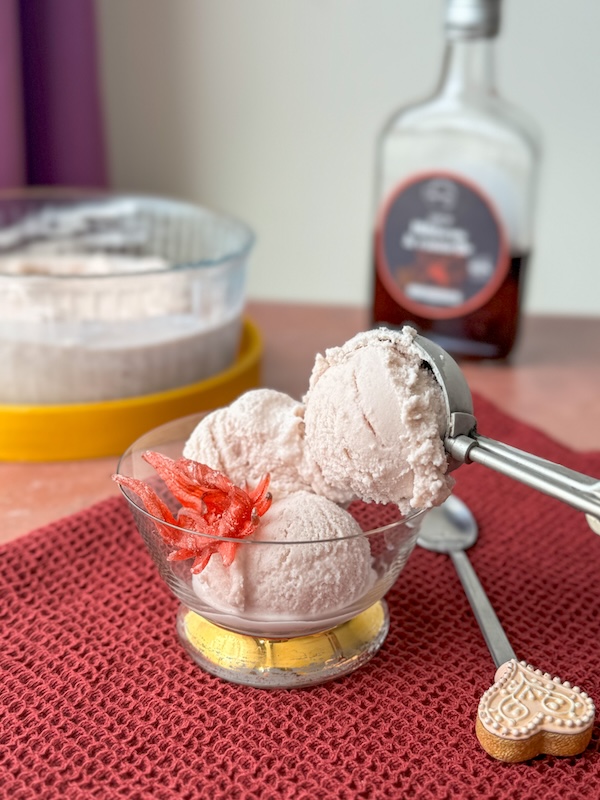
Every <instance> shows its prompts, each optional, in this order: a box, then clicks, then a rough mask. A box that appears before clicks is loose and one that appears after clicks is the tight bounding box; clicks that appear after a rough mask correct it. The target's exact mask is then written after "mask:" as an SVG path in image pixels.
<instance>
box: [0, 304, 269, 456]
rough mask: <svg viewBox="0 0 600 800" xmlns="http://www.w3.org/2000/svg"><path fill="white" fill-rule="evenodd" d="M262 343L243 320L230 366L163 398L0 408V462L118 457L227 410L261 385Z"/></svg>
mask: <svg viewBox="0 0 600 800" xmlns="http://www.w3.org/2000/svg"><path fill="white" fill-rule="evenodd" d="M261 355H262V339H261V337H260V333H259V331H258V328H257V327H256V326H255V325H254V323H252V322H251V321H250V320H248V319H246V320H244V325H243V330H242V340H241V345H240V351H239V353H238V357H237V359H236V361H235V362H234V364H232V366H231V367H230V368H229V369H227V370H224V371H223V372H220V373H218V374H217V375H213V376H212V377H210V378H207V379H205V380H203V381H199V382H198V383H191V384H188V385H187V386H181V387H179V388H177V389H169V390H168V391H165V392H156V393H155V394H146V395H140V396H137V397H126V398H123V399H120V400H106V401H103V402H99V403H73V404H69V405H46V406H31V405H0V460H4V461H67V460H74V459H83V458H100V457H102V456H118V455H120V454H121V453H122V452H123V451H124V450H126V449H127V447H128V446H129V445H130V444H131V443H132V442H133V441H134V440H135V439H137V438H138V437H139V436H141V435H142V434H143V433H146V431H149V430H151V429H152V428H155V427H156V426H157V425H162V424H163V423H164V422H168V421H169V420H172V419H176V418H177V417H185V416H187V415H188V414H194V413H195V412H197V411H208V410H210V409H213V408H219V407H220V406H224V405H227V404H229V403H231V402H232V401H233V400H235V398H236V397H238V396H239V395H240V394H242V393H243V392H245V391H247V390H248V389H253V388H255V387H256V386H258V385H259V384H260V360H261Z"/></svg>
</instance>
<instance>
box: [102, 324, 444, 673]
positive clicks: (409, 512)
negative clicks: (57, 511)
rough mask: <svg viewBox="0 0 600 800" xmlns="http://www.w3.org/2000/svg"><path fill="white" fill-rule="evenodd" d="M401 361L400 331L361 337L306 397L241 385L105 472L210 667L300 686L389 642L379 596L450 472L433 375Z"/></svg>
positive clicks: (404, 349) (407, 354) (323, 370)
mask: <svg viewBox="0 0 600 800" xmlns="http://www.w3.org/2000/svg"><path fill="white" fill-rule="evenodd" d="M394 354H396V355H397V356H398V358H395V357H394V358H393V359H392V360H391V361H390V357H391V356H393V355H394ZM411 359H412V354H411V350H410V335H408V338H406V337H405V338H404V339H403V338H402V337H400V338H399V337H398V335H397V334H395V333H393V332H381V331H378V332H370V333H369V334H365V335H360V336H359V337H355V339H354V340H351V341H350V342H349V343H347V344H346V345H344V347H343V348H335V350H332V351H327V352H326V354H325V356H324V357H322V356H319V357H318V358H317V362H316V364H315V369H314V370H313V374H312V376H311V380H310V385H309V389H308V391H307V394H306V396H305V397H304V398H303V400H302V401H296V400H294V399H293V398H291V397H288V396H287V395H285V394H284V393H282V392H278V391H275V390H272V389H257V390H251V391H249V392H246V393H245V394H244V395H242V396H241V397H239V398H238V399H237V400H236V401H234V402H233V403H232V404H230V405H229V406H227V407H225V408H221V409H216V410H215V411H212V412H209V413H204V414H198V415H193V416H191V417H185V418H182V419H178V420H175V421H172V422H169V423H167V424H165V425H162V426H160V427H158V428H155V429H154V430H152V431H150V432H148V433H146V434H145V435H143V436H142V437H140V438H139V439H138V440H137V441H135V442H134V443H133V444H132V445H131V446H130V447H129V448H128V450H127V451H126V452H125V454H124V455H123V456H122V458H121V460H120V462H119V466H118V469H117V473H116V475H115V476H114V479H115V480H116V481H117V482H118V483H119V485H120V486H121V489H122V491H123V494H124V496H125V498H126V499H127V502H128V504H129V506H130V508H131V511H132V512H133V516H134V519H135V522H136V525H137V528H138V529H139V531H140V534H141V536H142V538H143V540H144V542H145V544H146V546H147V549H148V551H149V553H150V555H151V556H152V558H153V560H154V562H155V564H156V566H157V568H158V571H159V573H160V575H161V577H162V578H163V580H164V581H165V583H166V584H167V586H168V587H169V589H170V590H171V591H172V592H173V594H174V595H175V596H176V597H177V599H178V600H179V601H180V607H179V611H178V614H177V633H178V635H179V638H180V640H181V642H182V644H183V646H184V647H185V649H186V650H187V651H188V653H189V654H190V655H191V657H192V658H193V659H194V660H195V661H196V662H197V663H198V664H199V665H200V666H201V667H202V668H204V669H205V670H206V671H208V672H210V673H212V674H214V675H217V676H219V677H221V678H224V679H226V680H229V681H231V682H234V683H242V684H247V685H251V686H256V687H289V688H293V687H300V686H309V685H313V684H317V683H322V682H324V681H327V680H330V679H333V678H337V677H340V676H342V675H345V674H347V673H350V672H352V671H354V670H355V669H357V668H358V667H361V666H362V665H364V664H365V663H366V662H368V661H369V659H371V658H372V657H373V655H374V654H375V653H376V652H377V651H378V650H379V648H380V647H381V645H382V644H383V642H384V640H385V638H386V635H387V632H388V627H389V614H388V608H387V605H386V602H385V599H384V598H385V595H386V593H387V592H388V591H389V589H390V588H391V587H392V585H393V584H394V582H395V581H396V580H397V578H398V576H399V575H400V573H401V571H402V569H403V568H404V566H405V564H406V562H407V560H408V558H409V556H410V554H411V552H412V550H413V548H414V546H415V544H416V540H417V537H418V534H419V527H420V524H421V520H422V518H423V515H424V514H425V513H426V508H427V507H428V506H431V505H435V504H439V503H441V502H442V501H443V500H444V499H445V498H446V497H447V496H448V494H449V491H450V486H451V479H449V478H448V477H447V476H446V474H445V473H446V465H445V459H444V458H442V460H441V461H440V460H438V458H437V443H436V437H437V438H439V432H438V417H439V414H440V413H441V412H440V411H439V408H438V405H437V403H438V399H437V394H436V390H435V389H434V388H432V387H433V386H434V384H435V381H434V380H433V378H431V377H430V376H429V375H428V374H427V373H426V372H424V374H423V381H422V382H420V381H421V376H420V375H419V374H417V372H418V370H420V369H421V368H420V366H417V365H416V362H415V363H413V362H412V360H411ZM357 371H358V373H360V375H358V374H357ZM348 373H349V374H348ZM372 380H375V381H376V383H377V386H376V387H373V386H372V385H371V381H372ZM374 389H377V390H378V391H377V399H374V398H373V396H372V395H373V391H374ZM344 390H346V391H344ZM340 391H341V394H340ZM332 393H333V394H332ZM415 394H418V395H419V396H420V398H421V402H420V404H419V403H418V402H417V403H415V402H414V397H415ZM334 396H335V397H334ZM369 398H370V399H369ZM334 400H335V402H334ZM406 406H407V407H406ZM378 415H383V417H382V418H381V419H378ZM327 442H329V445H327ZM440 443H441V440H440ZM441 446H442V448H443V444H441ZM399 451H401V452H402V454H401V455H399ZM420 501H424V502H423V504H422V507H421V506H420V505H419V503H420Z"/></svg>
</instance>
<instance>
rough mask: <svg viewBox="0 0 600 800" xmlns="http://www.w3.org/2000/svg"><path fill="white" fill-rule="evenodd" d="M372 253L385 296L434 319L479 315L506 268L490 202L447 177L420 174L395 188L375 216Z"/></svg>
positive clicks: (497, 221) (504, 250)
mask: <svg viewBox="0 0 600 800" xmlns="http://www.w3.org/2000/svg"><path fill="white" fill-rule="evenodd" d="M375 247H376V269H377V274H378V277H379V278H380V280H381V282H382V283H383V285H384V287H385V288H386V290H387V292H388V293H389V295H390V296H391V297H392V298H393V299H394V300H395V301H396V302H397V303H398V304H399V305H401V306H403V307H404V308H405V309H407V310H408V311H410V312H412V313H413V314H417V315H419V316H421V317H425V318H431V319H451V318H453V317H460V316H464V315H465V314H468V313H470V312H472V311H474V310H475V309H477V308H481V307H482V306H484V305H485V304H486V303H487V302H488V301H489V300H490V298H491V297H493V295H494V294H495V293H496V291H497V290H498V288H499V287H500V286H501V284H502V282H503V281H504V279H505V278H506V275H507V273H508V270H509V267H510V256H509V251H508V245H507V239H506V235H505V233H504V227H503V225H502V223H501V221H500V219H499V217H498V215H497V213H496V211H495V209H494V207H493V205H492V203H491V202H490V201H489V199H488V198H487V197H486V196H485V195H484V194H483V192H482V191H481V190H480V189H478V188H477V187H476V186H474V185H472V184H470V183H469V182H467V181H466V180H465V179H464V178H462V177H458V176H457V175H453V174H450V173H435V174H420V175H417V176H415V177H413V178H411V179H410V180H408V181H406V182H405V183H403V184H401V185H400V186H398V187H397V188H396V189H395V191H394V192H393V193H392V194H391V196H390V197H389V198H388V199H387V201H386V202H385V204H384V206H383V208H382V210H381V213H380V215H379V219H378V222H377V230H376V243H375Z"/></svg>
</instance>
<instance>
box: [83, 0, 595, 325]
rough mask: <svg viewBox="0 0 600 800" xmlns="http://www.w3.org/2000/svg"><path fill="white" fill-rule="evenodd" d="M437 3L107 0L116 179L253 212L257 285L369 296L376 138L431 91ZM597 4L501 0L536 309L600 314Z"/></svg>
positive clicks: (503, 59) (294, 296)
mask: <svg viewBox="0 0 600 800" xmlns="http://www.w3.org/2000/svg"><path fill="white" fill-rule="evenodd" d="M443 3H444V0H99V3H98V5H99V9H100V35H101V52H102V57H103V78H104V91H105V102H106V109H107V117H108V123H107V124H108V133H109V142H110V162H111V170H112V179H113V185H114V186H115V187H116V188H119V189H124V190H135V191H146V192H152V193H161V194H168V195H173V196H178V197H182V198H186V199H190V200H194V201H197V202H200V203H202V204H205V205H208V206H211V207H214V208H217V209H222V210H224V211H228V212H230V213H232V214H235V215H237V216H239V217H241V218H243V219H244V220H246V221H247V222H248V223H249V224H250V225H252V226H253V228H254V229H255V230H256V232H257V235H258V243H257V247H256V250H255V253H254V257H253V260H252V265H251V271H250V278H249V293H250V295H251V296H252V297H254V298H265V299H267V298H268V299H286V300H309V301H312V300H315V301H323V302H339V303H363V302H367V299H368V295H369V288H368V287H369V283H370V272H369V270H370V266H369V262H370V253H369V250H370V246H369V240H370V215H371V194H372V180H373V157H374V145H375V138H376V134H377V132H378V130H379V128H380V126H381V125H382V124H383V122H384V120H385V119H386V118H387V117H388V116H389V114H390V113H391V112H392V111H393V110H394V109H395V108H397V107H398V106H399V105H401V104H403V103H405V102H407V101H409V100H412V99H415V98H417V97H419V96H421V95H423V94H427V93H428V92H429V91H430V90H431V89H432V87H433V85H434V84H435V81H436V78H437V73H438V70H439V67H440V61H441V53H442V44H443V39H442V32H441V19H442V12H443ZM599 31H600V3H599V2H598V0H570V2H567V0H505V2H504V25H503V32H502V36H501V39H500V40H499V43H498V60H499V64H498V77H499V84H500V87H501V89H502V92H503V94H504V95H505V96H506V97H507V98H509V99H510V100H512V101H513V102H514V103H515V104H517V105H520V106H522V107H524V108H527V109H528V110H529V112H530V114H531V115H532V116H533V117H534V118H535V119H536V120H537V122H538V123H539V125H540V126H541V129H542V132H543V135H544V144H545V154H544V163H543V174H542V182H541V187H540V202H539V206H538V215H537V237H536V239H537V244H536V247H535V253H534V260H533V264H532V272H531V278H530V281H529V285H528V293H527V308H528V309H529V310H530V311H533V312H539V313H544V312H552V313H556V312H558V313H572V312H576V313H582V314H593V315H598V314H600V251H599V249H598V247H597V246H596V242H597V237H598V232H600V201H599V199H598V196H597V190H598V188H600V155H599V153H598V144H599V142H600V110H599V109H600V47H599V46H598V32H599Z"/></svg>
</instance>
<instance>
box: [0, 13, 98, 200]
mask: <svg viewBox="0 0 600 800" xmlns="http://www.w3.org/2000/svg"><path fill="white" fill-rule="evenodd" d="M94 12H95V9H94V0H0V187H2V188H12V187H18V186H24V185H28V184H29V185H41V184H46V185H49V184H52V185H61V186H89V187H102V186H106V183H107V166H106V153H105V144H104V132H103V127H102V108H101V96H100V82H99V71H98V56H97V45H96V25H95V13H94Z"/></svg>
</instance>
